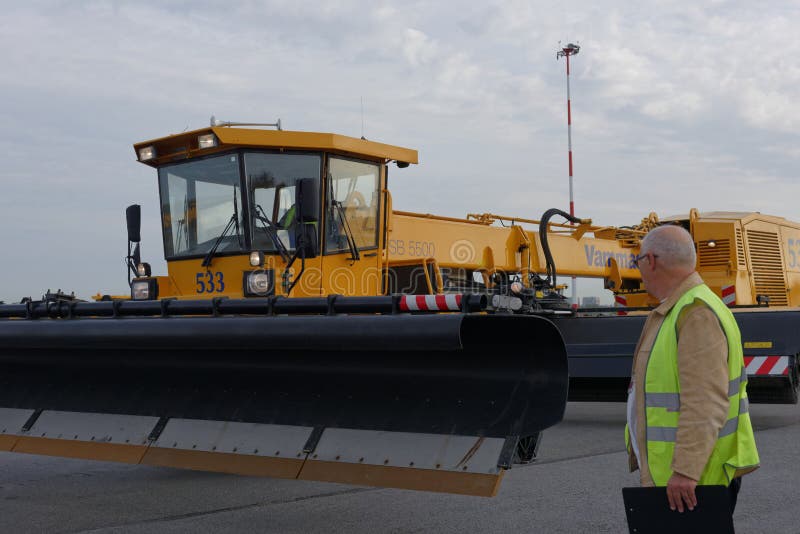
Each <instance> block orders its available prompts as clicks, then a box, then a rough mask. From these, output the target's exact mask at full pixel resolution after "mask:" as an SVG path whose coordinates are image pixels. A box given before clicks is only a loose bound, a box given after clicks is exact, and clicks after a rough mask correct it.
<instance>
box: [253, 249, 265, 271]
mask: <svg viewBox="0 0 800 534" xmlns="http://www.w3.org/2000/svg"><path fill="white" fill-rule="evenodd" d="M250 265H251V266H252V267H263V266H264V253H263V252H261V251H260V250H254V251H253V252H251V253H250Z"/></svg>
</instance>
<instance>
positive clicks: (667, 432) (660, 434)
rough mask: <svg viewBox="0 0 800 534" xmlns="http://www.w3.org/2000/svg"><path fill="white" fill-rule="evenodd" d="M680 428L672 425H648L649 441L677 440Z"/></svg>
mask: <svg viewBox="0 0 800 534" xmlns="http://www.w3.org/2000/svg"><path fill="white" fill-rule="evenodd" d="M677 435H678V429H677V428H675V427H670V426H648V427H647V441H671V442H673V443H674V442H675V439H676V437H677Z"/></svg>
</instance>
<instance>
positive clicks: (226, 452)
mask: <svg viewBox="0 0 800 534" xmlns="http://www.w3.org/2000/svg"><path fill="white" fill-rule="evenodd" d="M242 126H254V125H242V124H238V125H237V124H231V123H221V122H219V121H215V120H213V118H212V124H211V126H210V127H208V128H203V129H200V130H195V131H191V132H185V133H181V134H177V135H171V136H168V137H164V138H160V139H156V140H153V141H148V142H144V143H138V144H136V145H135V151H136V155H137V158H138V160H139V161H140V162H142V163H144V164H146V165H149V166H151V167H153V168H154V169H156V170H157V173H158V184H159V190H160V198H161V221H162V229H163V244H164V254H165V258H166V260H167V265H168V272H167V274H165V275H162V276H154V275H152V273H151V269H150V266H149V265H148V264H147V263H145V262H142V261H141V254H140V248H139V242H140V218H141V214H140V209H139V207H138V206H137V205H134V206H131V207H130V208H128V210H127V213H126V215H127V222H128V240H129V253H128V258H127V260H128V267H129V284H130V296H129V297H126V298H118V297H113V298H112V297H104V298H98V299H96V301H94V302H83V301H77V300H74V299H67V298H62V297H61V296H60V295H55V296H51V295H48V296H46V298H43V299H42V300H40V301H32V300H26V301H24V302H22V303H20V304H7V305H2V306H0V450H5V451H14V452H21V453H34V454H47V455H56V456H67V457H76V458H88V459H98V460H107V461H119V462H128V463H141V464H149V465H158V466H169V467H179V468H189V469H198V470H208V471H220V472H228V473H239V474H245V475H263V476H272V477H286V478H297V479H304V480H318V481H333V482H344V483H352V484H365V485H374V486H386V487H397V488H410V489H422V490H432V491H442V492H452V493H461V494H470V495H483V496H491V495H494V494H495V493H496V492H497V489H498V485H499V483H500V480H501V478H502V475H503V473H504V472H505V470H507V469H509V468H510V467H511V466H512V465H513V464H515V463H526V462H529V461H530V460H531V459H532V458H533V457H534V455H535V451H536V446H537V444H538V436H539V434H540V433H541V432H542V431H543V430H544V429H546V428H548V427H550V426H552V425H554V424H556V423H557V422H559V421H560V420H561V418H562V416H563V412H564V408H565V403H566V398H567V386H568V372H567V365H568V364H567V354H566V348H565V344H564V341H563V339H562V336H561V334H560V332H559V330H558V329H557V328H556V326H555V325H554V324H553V322H552V321H551V320H549V319H548V318H547V317H546V315H548V314H550V315H551V316H552V315H553V314H556V313H560V312H562V311H564V312H567V313H568V312H569V306H568V305H566V303H565V301H564V299H563V298H562V297H560V296H559V295H558V294H557V293H556V292H554V291H550V290H549V289H548V288H546V287H545V285H543V284H542V283H541V279H540V278H539V277H538V275H536V274H535V273H536V272H544V270H538V269H539V267H542V268H543V267H544V266H539V265H531V263H530V257H531V248H535V246H534V245H532V244H531V243H532V239H533V238H532V237H531V236H530V235H529V234H527V233H525V232H522V231H519V230H518V229H514V230H511V231H510V232H504V233H503V234H502V241H500V242H499V243H498V242H495V241H491V242H489V241H486V240H492V239H496V238H497V237H498V236H501V234H500V233H497V234H494V235H492V236H490V235H489V234H488V233H486V231H487V230H486V228H485V226H484V225H481V224H471V223H468V222H463V221H462V222H460V223H459V222H453V223H448V224H450V226H448V224H440V225H438V226H435V227H433V226H431V227H430V228H431V229H430V230H429V231H426V230H425V226H424V223H425V221H426V219H425V216H414V217H411V216H408V215H403V214H401V213H396V214H395V213H393V212H392V206H391V196H390V194H389V191H388V187H387V180H388V171H389V164H390V163H393V162H394V163H396V165H397V167H399V168H403V167H407V166H408V165H409V164H414V163H417V152H416V151H414V150H410V149H406V148H401V147H396V146H390V145H386V144H381V143H377V142H373V141H369V140H365V139H357V138H351V137H346V136H342V135H336V134H328V133H309V132H293V131H284V130H282V129H281V127H280V122H278V123H277V124H276V125H271V126H274V127H275V128H274V129H273V128H257V127H256V128H253V127H242ZM255 126H258V125H255ZM261 126H265V125H261ZM440 222H442V221H440ZM443 222H446V221H443ZM574 222H580V221H578V220H574ZM410 225H411V226H414V225H422V226H419V227H416V228H417V229H414V230H413V232H412V233H408V232H406V231H404V228H406V229H408V228H410ZM517 228H518V227H517ZM418 230H419V231H418ZM431 232H434V233H435V232H441V235H440V236H438V237H437V236H434V235H431ZM434 237H437V239H434ZM429 238H430V239H429ZM439 238H441V239H445V240H446V242H447V243H449V245H448V251H447V252H446V254H447V257H448V258H451V260H452V261H451V260H446V261H443V262H439V261H437V258H438V257H440V255H441V254H443V253H444V251H442V250H435V249H436V247H437V246H439V245H437V244H436V243H438V242H440V239H439ZM484 241H486V242H484ZM498 247H499V248H498ZM499 256H502V257H499ZM501 260H502V262H501ZM495 262H496V263H497V264H498V265H499V264H500V263H503V264H504V265H513V266H514V268H513V269H505V270H502V269H498V268H496V267H495V266H494V263H495ZM473 264H475V265H473ZM476 265H477V267H476ZM460 267H467V268H468V269H464V268H461V270H459V268H460ZM443 273H445V275H446V276H443ZM467 273H468V274H469V276H470V277H471V278H470V279H469V280H466V279H463V280H462V278H463V277H464V276H467ZM461 282H463V283H461ZM515 284H516V285H515ZM537 284H538V285H537ZM511 286H514V287H517V286H518V289H519V290H520V291H523V290H524V291H532V292H534V293H536V294H537V296H538V297H541V300H542V302H550V303H551V304H552V306H547V307H543V306H537V307H528V308H526V309H525V310H523V311H522V312H521V311H520V310H519V309H518V308H516V309H515V302H516V300H513V298H511V297H508V296H504V295H501V294H500V292H498V291H496V290H495V289H494V288H496V287H505V288H508V287H511ZM509 295H510V293H509ZM498 297H502V298H498ZM548 299H549V300H548Z"/></svg>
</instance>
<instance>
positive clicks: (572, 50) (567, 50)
mask: <svg viewBox="0 0 800 534" xmlns="http://www.w3.org/2000/svg"><path fill="white" fill-rule="evenodd" d="M558 45H559V46H561V41H559V42H558ZM580 51H581V47H580V45H577V44H573V43H568V44H567V45H566V46H564V47H562V48H561V50H559V51H558V52H556V59H557V60H558V59H561V58H562V57H565V58H567V150H568V154H567V157H568V161H569V214H570V215H572V216H573V217H574V216H575V201H574V199H573V196H572V104H571V99H570V94H569V57H570V56H577V55H578V52H580ZM570 224H572V223H570ZM576 285H577V280H576V279H575V277H574V276H573V277H572V307H573V308H577V307H578V297H577V295H576V291H577V288H576V287H575V286H576Z"/></svg>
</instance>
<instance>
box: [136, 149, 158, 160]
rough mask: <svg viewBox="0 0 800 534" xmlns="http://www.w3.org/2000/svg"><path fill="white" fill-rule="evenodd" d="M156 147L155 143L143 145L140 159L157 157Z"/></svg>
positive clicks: (140, 150)
mask: <svg viewBox="0 0 800 534" xmlns="http://www.w3.org/2000/svg"><path fill="white" fill-rule="evenodd" d="M155 157H156V147H154V146H153V145H150V146H146V147H142V148H140V149H139V161H149V160H151V159H155Z"/></svg>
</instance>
